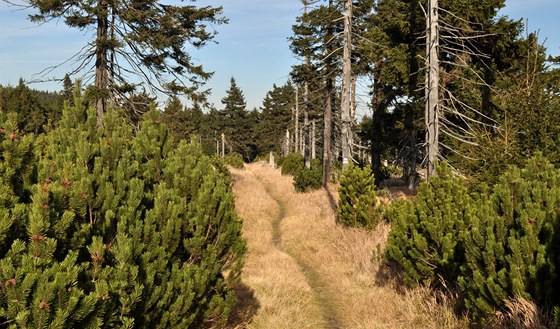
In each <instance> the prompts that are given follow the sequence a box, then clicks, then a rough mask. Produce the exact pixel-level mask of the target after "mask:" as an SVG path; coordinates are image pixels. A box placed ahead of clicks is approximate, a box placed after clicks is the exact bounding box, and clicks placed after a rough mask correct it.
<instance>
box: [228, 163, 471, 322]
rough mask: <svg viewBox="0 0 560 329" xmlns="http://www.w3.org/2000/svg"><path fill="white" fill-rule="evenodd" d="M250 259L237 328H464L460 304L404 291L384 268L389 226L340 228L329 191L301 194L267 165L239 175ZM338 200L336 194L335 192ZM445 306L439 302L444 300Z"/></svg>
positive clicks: (248, 167) (249, 168)
mask: <svg viewBox="0 0 560 329" xmlns="http://www.w3.org/2000/svg"><path fill="white" fill-rule="evenodd" d="M231 171H232V174H233V177H234V181H235V183H234V192H235V195H236V207H237V210H238V212H239V214H240V215H241V216H242V217H243V219H244V228H243V233H244V236H245V237H246V238H247V240H248V253H247V256H246V263H245V267H244V270H243V274H242V282H243V285H242V287H241V288H240V289H239V291H238V292H239V294H238V295H239V299H240V303H239V306H238V309H237V310H236V311H235V316H234V321H233V323H232V324H231V327H235V328H462V327H466V326H467V322H466V320H465V319H462V318H458V317H457V316H456V315H455V314H454V313H453V311H452V309H453V306H454V305H453V303H454V302H453V298H449V297H447V296H434V295H433V294H432V293H431V292H430V291H429V290H427V289H416V290H409V291H405V292H402V291H401V292H398V291H397V289H396V284H395V282H394V281H395V280H394V279H393V277H394V276H393V275H391V273H388V272H390V270H389V269H387V267H386V266H384V265H381V264H380V259H381V257H380V256H381V254H382V253H383V249H384V247H385V244H386V240H387V235H388V232H389V229H390V228H389V225H387V224H381V225H379V226H378V227H377V228H376V229H375V230H372V231H366V230H363V229H354V228H344V227H341V226H338V225H336V223H335V215H334V212H333V209H332V208H331V206H330V202H329V194H328V193H327V191H325V190H319V191H314V192H308V193H296V192H295V190H294V188H293V185H292V178H291V177H287V176H281V174H280V171H279V170H277V169H274V168H272V167H270V166H269V165H267V164H264V163H256V164H250V165H246V168H245V169H244V170H239V169H231ZM330 193H331V197H334V199H335V200H336V191H335V190H334V188H333V189H332V190H331V191H330ZM436 300H437V302H436Z"/></svg>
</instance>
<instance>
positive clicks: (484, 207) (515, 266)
mask: <svg viewBox="0 0 560 329" xmlns="http://www.w3.org/2000/svg"><path fill="white" fill-rule="evenodd" d="M484 195H485V194H483V198H482V200H481V202H480V203H479V204H478V205H477V211H476V216H474V218H473V222H472V225H471V229H470V230H469V234H467V235H466V236H465V247H466V255H465V256H466V262H465V264H464V265H463V266H462V268H461V270H462V271H461V272H462V273H461V277H460V278H459V284H460V286H461V287H462V289H463V290H464V291H465V292H466V294H467V296H466V298H465V304H466V306H467V309H468V310H469V311H470V312H471V313H472V314H474V315H478V316H484V315H488V314H492V313H494V312H495V311H496V310H498V311H501V310H503V309H504V304H505V302H506V301H507V300H508V299H512V298H515V297H518V296H521V297H523V298H526V299H529V300H533V301H535V302H537V304H538V305H541V306H542V307H550V306H551V305H558V303H559V302H560V299H559V298H558V296H557V294H556V289H557V288H558V275H557V274H556V269H557V268H558V265H559V264H558V250H559V249H558V247H557V243H558V237H557V236H558V232H557V230H558V218H560V211H559V210H558V209H560V208H559V207H560V172H559V171H558V170H557V169H555V168H554V166H553V165H552V164H551V163H550V162H549V161H548V160H547V159H546V158H544V157H543V156H542V155H541V154H538V155H537V156H535V157H534V158H532V159H531V160H529V161H528V163H527V165H526V167H525V168H523V169H517V168H515V167H512V168H510V170H508V172H507V173H505V174H504V175H503V176H502V177H500V179H499V182H498V183H497V184H496V185H495V186H494V188H493V194H492V195H491V196H490V197H488V196H486V197H484Z"/></svg>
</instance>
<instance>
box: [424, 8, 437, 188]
mask: <svg viewBox="0 0 560 329" xmlns="http://www.w3.org/2000/svg"><path fill="white" fill-rule="evenodd" d="M427 22H428V23H427V28H428V29H427V31H428V36H427V43H426V53H427V56H428V68H427V70H426V87H425V94H426V148H427V152H428V163H427V165H426V169H427V172H426V179H428V178H429V177H430V176H435V175H436V174H437V173H436V167H435V163H436V161H437V159H438V154H439V150H438V149H439V145H438V140H439V136H438V134H439V60H438V48H439V35H438V28H439V27H438V24H439V15H438V0H429V10H428V19H427Z"/></svg>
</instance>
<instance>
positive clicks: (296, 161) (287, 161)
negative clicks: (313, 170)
mask: <svg viewBox="0 0 560 329" xmlns="http://www.w3.org/2000/svg"><path fill="white" fill-rule="evenodd" d="M279 165H281V166H282V175H292V176H295V175H296V174H297V172H298V171H299V170H300V169H302V168H303V167H305V160H304V158H303V155H301V153H297V152H296V153H290V154H288V155H286V156H285V157H284V159H283V160H282V161H281V162H279Z"/></svg>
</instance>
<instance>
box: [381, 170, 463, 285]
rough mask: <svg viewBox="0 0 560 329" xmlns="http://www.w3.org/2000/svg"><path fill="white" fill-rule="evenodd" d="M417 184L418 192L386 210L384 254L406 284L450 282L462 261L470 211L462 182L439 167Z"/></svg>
mask: <svg viewBox="0 0 560 329" xmlns="http://www.w3.org/2000/svg"><path fill="white" fill-rule="evenodd" d="M438 173H439V176H437V177H433V178H431V179H430V180H429V181H428V182H427V183H422V184H420V186H419V188H418V195H417V196H416V197H415V198H414V199H413V200H412V201H408V202H403V203H398V204H396V205H395V207H394V208H393V209H392V210H391V211H389V212H388V217H389V220H390V221H391V224H392V229H391V235H390V236H389V241H388V246H387V255H388V257H389V258H390V259H392V260H394V261H395V262H396V263H398V264H399V266H400V267H402V269H403V277H404V281H405V283H407V284H409V285H413V284H414V283H415V282H422V283H426V284H432V283H438V280H440V279H443V280H445V281H447V282H452V281H455V280H456V279H457V276H458V275H459V267H460V266H461V264H462V263H463V260H464V246H463V242H462V232H463V229H464V227H465V225H466V223H465V222H466V221H468V217H469V212H470V211H472V207H471V205H472V200H471V198H470V196H469V194H468V192H467V190H466V187H465V184H463V182H462V181H461V179H459V178H455V177H453V175H452V173H451V172H450V170H448V169H447V168H445V167H442V168H440V169H439V171H438Z"/></svg>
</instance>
